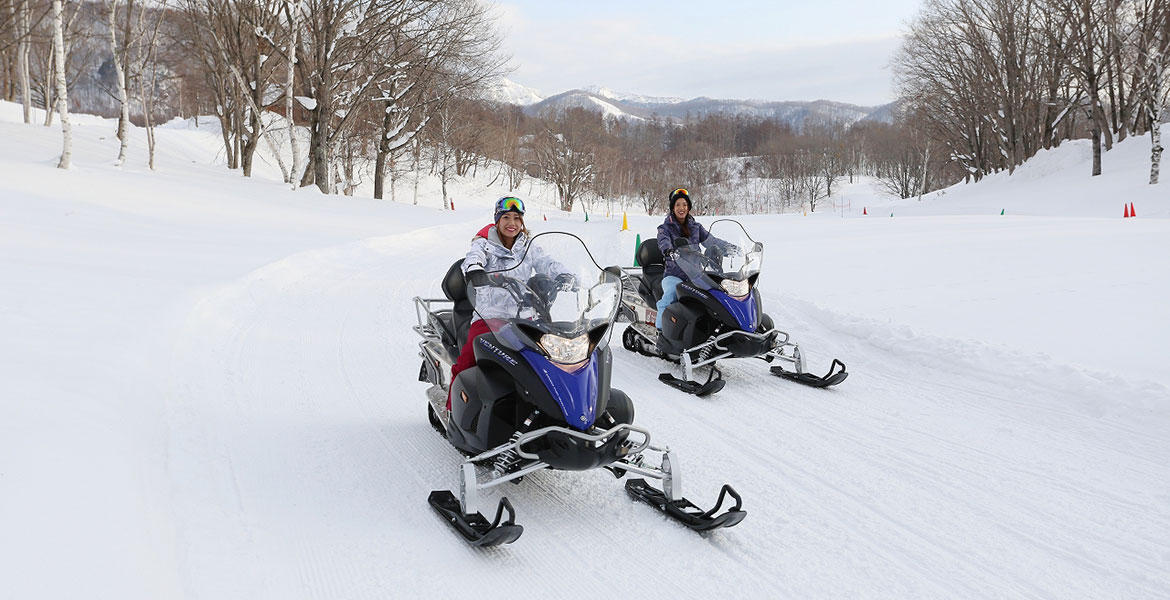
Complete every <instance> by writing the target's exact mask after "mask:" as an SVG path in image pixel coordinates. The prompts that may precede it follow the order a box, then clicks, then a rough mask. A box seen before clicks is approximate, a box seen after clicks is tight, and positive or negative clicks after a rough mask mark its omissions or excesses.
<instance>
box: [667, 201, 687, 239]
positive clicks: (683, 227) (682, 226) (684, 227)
mask: <svg viewBox="0 0 1170 600" xmlns="http://www.w3.org/2000/svg"><path fill="white" fill-rule="evenodd" d="M690 217H691V211H690V210H688V211H687V218H686V219H683V220H682V222H681V223H679V221H678V217H676V216H674V208H673V207H671V209H670V218H671V219H674V222H675V223H678V229H679V231H680V232H682V234H683V237H685V238H688V239H689V238H690V237H691V228H690V227H687V221H688V220H689V219H690Z"/></svg>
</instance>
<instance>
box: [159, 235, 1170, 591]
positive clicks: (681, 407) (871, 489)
mask: <svg viewBox="0 0 1170 600" xmlns="http://www.w3.org/2000/svg"><path fill="white" fill-rule="evenodd" d="M469 230H470V229H469V227H468V226H467V225H459V226H453V225H448V226H439V227H432V228H429V229H424V230H421V231H417V232H413V233H407V234H402V235H397V236H391V237H386V238H377V239H373V240H370V241H367V242H361V243H356V244H349V245H343V246H339V247H335V248H330V249H326V250H318V251H312V252H305V253H301V254H296V255H293V256H290V257H288V258H286V259H284V260H281V261H278V262H276V263H273V264H271V265H269V266H267V267H264V268H262V269H259V270H257V271H255V272H253V273H251V274H250V275H248V276H247V277H244V278H242V279H240V280H238V281H236V282H233V283H230V284H228V285H225V286H223V287H221V288H219V289H217V290H215V291H213V292H211V293H209V294H208V295H207V296H206V297H205V298H204V299H203V300H202V301H201V302H199V303H198V305H197V308H196V310H195V311H193V312H192V314H191V315H190V318H189V320H188V323H187V327H186V329H185V331H184V334H183V336H182V337H181V339H180V341H179V342H178V343H177V345H176V348H175V352H174V357H173V361H172V364H173V365H174V373H173V375H174V387H173V390H174V391H173V393H172V395H171V396H170V397H169V398H168V414H169V418H168V422H169V428H170V464H169V468H170V471H171V474H172V479H173V481H174V486H175V489H174V497H175V502H176V511H177V513H178V514H177V520H178V535H179V539H180V545H181V547H182V548H183V550H184V553H185V561H184V567H183V568H184V570H185V572H184V573H183V574H182V575H183V579H184V581H185V586H186V587H185V590H186V592H187V594H188V595H190V596H191V597H204V598H229V597H231V598H245V597H246V598H289V597H329V598H381V597H385V596H386V594H387V592H388V591H389V590H412V592H413V593H415V594H419V595H427V596H433V597H451V596H455V595H462V594H467V593H472V592H474V593H476V594H478V595H483V596H486V597H501V598H502V597H512V596H514V595H515V594H516V593H517V592H518V590H522V593H523V595H525V596H542V597H564V598H572V597H580V596H581V595H582V594H583V593H587V592H588V591H590V590H593V591H596V590H600V589H611V586H612V588H613V589H616V590H619V591H621V592H622V593H623V594H630V595H632V594H637V595H639V596H642V597H651V598H665V597H716V596H721V595H725V594H726V593H727V592H728V590H729V589H734V590H735V593H736V595H747V594H766V595H769V596H774V595H779V596H782V597H812V596H830V595H831V596H838V597H840V596H850V597H857V596H882V597H1017V598H1018V597H1026V598H1032V597H1035V598H1046V597H1070V596H1076V597H1112V596H1124V597H1158V596H1160V595H1162V594H1164V592H1165V590H1167V589H1170V576H1168V575H1166V573H1167V572H1168V571H1170V569H1167V568H1166V567H1167V563H1168V562H1170V541H1168V539H1167V537H1166V536H1165V532H1166V531H1170V516H1168V510H1167V508H1166V507H1167V506H1168V505H1170V484H1167V480H1168V478H1166V476H1165V475H1166V468H1165V465H1166V464H1170V452H1168V450H1167V445H1166V443H1165V441H1164V437H1162V436H1161V435H1160V434H1159V433H1158V432H1160V431H1165V430H1166V429H1165V428H1166V426H1167V425H1170V423H1167V422H1166V417H1165V411H1164V410H1152V409H1150V410H1146V411H1143V410H1142V408H1141V407H1142V406H1147V407H1153V406H1156V405H1157V403H1158V402H1159V401H1160V399H1161V398H1160V395H1161V394H1162V393H1164V389H1163V388H1159V387H1156V386H1155V387H1152V388H1148V387H1146V388H1143V387H1141V386H1137V385H1130V384H1128V383H1126V382H1122V381H1114V380H1101V379H1098V378H1095V377H1094V376H1090V375H1087V374H1085V373H1083V372H1081V371H1078V370H1073V369H1068V368H1062V367H1060V366H1058V365H1051V364H1048V363H1046V362H1043V361H1041V360H1040V359H1036V358H1030V357H1028V356H1022V355H1011V356H1002V355H1000V354H999V351H998V350H997V349H993V348H986V347H981V346H978V345H974V344H971V343H967V342H955V341H951V340H944V339H932V338H928V337H924V336H918V335H915V334H914V332H912V331H909V330H906V329H904V328H897V327H892V326H890V325H887V324H883V323H875V322H869V321H863V320H858V319H851V318H845V317H842V316H839V315H834V314H832V313H829V312H827V311H824V310H820V309H816V308H814V307H812V306H809V305H807V304H804V303H802V302H799V301H796V300H794V299H789V298H784V297H783V296H781V295H780V294H778V293H771V292H770V291H769V290H770V285H771V282H772V280H770V279H769V275H768V274H767V272H765V276H764V279H763V280H762V282H763V283H762V289H763V292H764V294H765V307H766V309H767V310H768V311H769V312H770V313H771V314H772V315H773V317H774V318H775V320H776V322H777V324H778V325H779V326H780V327H782V328H785V329H787V330H788V331H789V332H790V333H791V334H792V335H793V337H794V339H795V340H796V341H798V342H800V343H801V344H802V347H803V349H804V350H805V351H806V353H807V354H808V355H809V362H810V369H811V370H814V371H816V370H820V369H826V368H827V367H828V363H829V361H830V360H831V359H832V358H833V357H839V358H841V359H843V360H844V361H845V362H846V363H847V364H848V365H849V370H850V372H851V375H850V377H849V379H848V380H847V381H846V382H844V383H843V384H842V385H841V386H840V387H838V388H834V389H829V390H814V389H808V388H803V387H800V386H798V385H797V384H794V383H790V382H785V381H782V380H779V379H776V378H774V377H772V376H770V375H768V374H767V368H766V367H767V365H765V364H764V363H762V362H759V361H739V362H728V363H727V364H726V365H724V372H725V376H726V377H727V379H728V380H729V382H728V385H727V387H726V388H725V389H724V390H723V391H722V392H721V393H719V394H717V395H715V396H713V397H710V398H695V397H691V396H686V395H684V394H681V393H679V392H676V391H674V390H671V389H669V388H667V387H665V386H663V385H661V384H659V383H658V382H657V381H656V376H657V374H658V373H659V372H661V371H663V370H666V369H668V368H669V366H668V365H667V364H666V363H664V362H662V361H658V360H656V359H650V358H646V357H641V356H636V355H633V354H631V353H629V352H627V351H625V350H624V349H622V348H621V347H620V326H619V331H617V332H615V334H614V337H613V338H612V342H613V343H612V347H613V349H614V356H615V370H614V385H615V387H619V388H622V389H624V390H625V391H626V392H627V393H628V394H629V395H630V396H631V398H632V399H633V400H634V403H635V407H636V411H637V419H636V420H637V422H638V423H639V424H641V425H643V426H646V427H648V428H649V429H650V430H651V432H652V433H653V435H654V439H655V441H656V442H657V443H662V444H667V445H670V446H671V447H672V448H674V449H676V450H678V451H679V452H680V455H681V459H682V472H683V477H684V478H685V479H684V481H685V483H684V488H685V493H686V495H687V496H688V497H689V498H690V499H692V500H693V501H695V502H696V503H698V504H701V505H707V504H710V503H712V502H713V501H714V499H715V495H716V493H717V492H718V489H719V487H720V486H721V485H722V484H723V483H730V484H732V485H733V486H735V487H736V489H737V490H738V491H739V492H740V493H741V494H742V495H743V497H744V502H745V508H746V509H747V510H748V512H749V515H748V517H747V519H746V520H745V521H744V522H743V523H742V524H741V525H739V526H738V527H735V528H733V529H729V530H724V531H719V532H716V533H713V534H710V535H707V536H701V535H696V534H694V533H692V532H689V531H686V530H684V529H683V528H682V527H680V526H677V525H675V524H673V523H670V522H668V521H666V520H665V519H664V518H663V517H661V516H659V515H658V514H657V513H655V512H653V511H652V510H651V509H649V508H648V507H646V506H643V505H639V504H635V503H634V502H633V501H631V500H629V499H628V498H627V497H626V495H625V493H624V491H623V490H622V481H619V480H615V479H614V478H613V477H612V476H611V475H609V474H608V473H606V472H590V473H547V472H546V473H541V474H537V475H535V476H531V477H529V478H527V479H526V480H525V481H524V482H523V483H522V484H520V485H518V486H507V487H506V488H505V489H503V492H502V493H504V494H506V495H507V496H508V497H509V498H510V499H511V500H512V502H513V503H514V505H515V506H516V509H517V511H518V520H519V522H521V523H522V524H523V525H524V526H525V533H524V535H523V537H521V538H520V540H519V541H518V542H516V543H515V544H512V545H510V546H505V547H502V548H498V549H492V550H488V551H480V550H475V549H470V548H467V547H466V546H465V545H464V544H463V542H462V541H461V540H460V539H459V538H458V537H457V536H456V535H455V534H454V533H453V532H451V531H450V530H449V528H448V526H447V525H446V524H445V523H443V522H442V521H441V520H440V519H439V518H438V517H436V516H435V515H434V514H433V512H432V511H431V509H430V508H429V506H428V505H427V503H426V495H427V493H428V492H429V491H430V490H432V489H440V488H451V487H452V486H453V485H454V475H455V469H456V466H457V465H458V463H459V462H460V460H461V457H460V455H459V454H458V453H457V452H455V451H454V450H453V449H452V448H450V447H449V446H448V445H447V443H446V442H445V441H443V440H442V439H440V438H439V437H438V436H437V435H436V434H435V433H434V431H433V430H432V429H431V428H430V426H429V425H428V424H427V421H426V417H425V415H426V413H425V399H424V395H423V391H424V389H425V384H422V383H419V382H418V381H417V374H418V368H419V358H418V352H417V342H418V338H417V336H416V335H415V334H414V332H413V331H411V329H410V327H411V326H412V325H413V324H414V322H415V319H414V314H413V312H412V311H413V306H412V304H411V298H412V297H414V296H416V295H417V296H423V297H440V296H441V292H440V291H439V277H440V276H441V275H442V273H444V272H445V270H446V268H447V267H448V266H449V265H450V263H451V262H452V261H453V260H455V259H456V258H458V257H460V256H461V255H462V253H463V252H464V248H465V247H466V238H467V233H466V232H467V231H469ZM610 237H613V236H603V237H602V238H601V239H596V240H593V241H591V247H596V246H606V245H607V244H608V243H609V241H610V239H609V238H610ZM604 253H605V251H604V250H601V251H599V254H604ZM404 256H409V257H410V260H411V262H410V264H409V265H403V261H402V258H403V257H404ZM1001 358H1002V359H1003V360H1000V359H1001ZM492 497H495V496H492ZM729 586H730V587H729Z"/></svg>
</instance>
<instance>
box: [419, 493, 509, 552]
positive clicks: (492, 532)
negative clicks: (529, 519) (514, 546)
mask: <svg viewBox="0 0 1170 600" xmlns="http://www.w3.org/2000/svg"><path fill="white" fill-rule="evenodd" d="M427 500H428V501H429V502H430V503H431V506H433V507H434V508H435V510H436V511H438V513H439V514H440V515H441V516H442V517H443V518H444V519H445V520H446V521H447V522H448V523H450V524H451V527H452V528H453V529H455V531H457V532H458V533H459V535H461V536H463V539H465V540H467V543H469V544H471V545H472V546H477V547H481V548H487V547H489V546H499V545H500V544H511V543H512V542H514V541H516V540H517V539H519V538H520V534H522V533H524V526H522V525H517V524H516V510H515V509H513V508H512V503H511V502H509V501H508V499H507V498H500V504H499V506H498V507H497V508H496V518H495V519H494V520H492V522H491V523H488V520H487V519H485V518H484V516H483V515H481V514H479V513H475V514H470V515H469V514H466V513H464V512H463V510H462V508H460V506H459V500H458V499H456V498H455V494H452V493H451V492H450V491H448V490H436V491H433V492H431V495H430V497H429V498H428V499H427ZM504 511H507V512H508V520H506V521H503V522H501V519H502V518H503V516H504Z"/></svg>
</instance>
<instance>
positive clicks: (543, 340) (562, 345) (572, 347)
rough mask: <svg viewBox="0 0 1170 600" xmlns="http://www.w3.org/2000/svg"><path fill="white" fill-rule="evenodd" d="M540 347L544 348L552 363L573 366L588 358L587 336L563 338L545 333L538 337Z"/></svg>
mask: <svg viewBox="0 0 1170 600" xmlns="http://www.w3.org/2000/svg"><path fill="white" fill-rule="evenodd" d="M540 347H541V348H544V351H545V352H546V353H548V357H549V358H550V359H552V361H553V362H555V363H560V364H565V365H569V364H573V365H575V364H576V363H580V362H582V361H584V360H585V359H586V358H587V357H588V356H589V336H588V335H579V336H577V337H575V338H564V337H561V336H559V335H553V334H551V333H546V334H544V335H542V336H540Z"/></svg>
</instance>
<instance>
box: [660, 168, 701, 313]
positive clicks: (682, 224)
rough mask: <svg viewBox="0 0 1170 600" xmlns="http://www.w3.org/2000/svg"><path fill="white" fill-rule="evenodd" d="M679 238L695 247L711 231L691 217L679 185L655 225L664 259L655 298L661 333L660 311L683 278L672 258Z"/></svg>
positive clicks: (675, 298) (675, 296)
mask: <svg viewBox="0 0 1170 600" xmlns="http://www.w3.org/2000/svg"><path fill="white" fill-rule="evenodd" d="M679 237H683V238H686V239H687V241H689V242H690V243H691V245H692V246H697V245H699V244H701V243H703V242H706V241H707V238H709V237H711V234H710V233H708V232H707V230H706V229H705V228H704V227H703V225H702V224H700V223H699V222H698V221H696V220H695V217H693V216H691V196H690V194H689V193H688V192H687V190H686V188H679V189H677V190H675V191H673V192H671V193H670V214H668V215H666V220H665V221H663V222H662V224H661V225H659V226H658V249H659V250H661V251H662V256H663V258H665V259H666V272H665V276H664V277H663V278H662V299H661V300H659V301H658V317H657V318H656V319H655V320H654V326H655V327H657V328H658V331H659V333H661V332H662V311H664V310H666V307H668V306H670V305H671V304H673V303H675V302H677V301H678V292H677V290H675V288H677V287H678V284H680V283H682V282H683V280H684V279H685V278H686V275H684V274H683V271H682V269H681V268H679V266H678V264H677V263H675V261H674V239H675V238H679Z"/></svg>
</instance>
